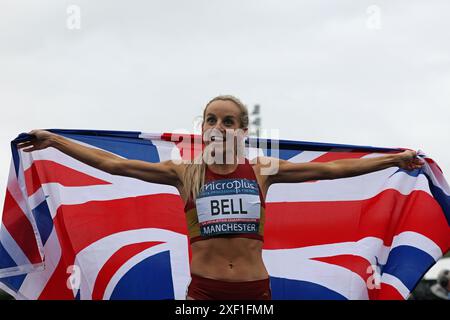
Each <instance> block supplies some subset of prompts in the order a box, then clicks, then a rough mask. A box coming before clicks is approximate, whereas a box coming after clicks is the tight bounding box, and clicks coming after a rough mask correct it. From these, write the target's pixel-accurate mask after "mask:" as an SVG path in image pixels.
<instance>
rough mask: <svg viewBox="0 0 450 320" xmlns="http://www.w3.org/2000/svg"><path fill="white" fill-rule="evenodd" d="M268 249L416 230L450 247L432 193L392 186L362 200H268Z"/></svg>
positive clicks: (387, 237)
mask: <svg viewBox="0 0 450 320" xmlns="http://www.w3.org/2000/svg"><path fill="white" fill-rule="evenodd" d="M266 206H267V208H266V224H265V232H264V234H265V236H264V239H265V242H264V248H265V249H281V248H299V247H306V246H312V245H321V244H329V243H337V242H347V241H358V240H360V239H362V238H365V237H377V238H380V239H383V240H384V244H385V245H386V246H389V245H391V243H392V238H393V237H394V236H395V235H397V234H399V233H401V232H404V231H413V232H417V233H420V234H423V235H424V236H426V237H428V238H430V239H431V240H432V241H434V242H435V243H436V244H437V245H438V246H439V247H440V248H441V250H442V251H444V252H445V251H446V250H447V248H448V246H449V243H448V241H449V239H448V234H449V232H450V228H449V227H448V224H447V221H446V219H445V215H444V213H443V211H442V208H441V207H440V206H439V204H438V203H437V201H436V200H435V199H434V198H433V197H431V196H430V195H429V194H428V193H426V192H423V191H414V192H412V193H411V194H409V195H403V194H401V193H399V192H398V191H397V190H393V189H389V190H385V191H383V192H381V193H380V194H378V195H377V196H375V197H373V198H370V199H367V200H359V201H323V202H271V203H267V204H266Z"/></svg>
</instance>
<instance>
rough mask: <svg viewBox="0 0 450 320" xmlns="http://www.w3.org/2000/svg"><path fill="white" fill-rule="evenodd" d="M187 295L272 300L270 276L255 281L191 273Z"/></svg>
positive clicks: (209, 298)
mask: <svg viewBox="0 0 450 320" xmlns="http://www.w3.org/2000/svg"><path fill="white" fill-rule="evenodd" d="M187 296H189V297H191V298H193V299H195V300H271V299H272V291H271V289H270V280H269V278H267V279H263V280H254V281H239V282H238V281H236V282H235V281H223V280H215V279H209V278H203V277H200V276H197V275H195V274H191V282H190V283H189V286H188V289H187Z"/></svg>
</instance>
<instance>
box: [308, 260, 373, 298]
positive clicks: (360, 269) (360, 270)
mask: <svg viewBox="0 0 450 320" xmlns="http://www.w3.org/2000/svg"><path fill="white" fill-rule="evenodd" d="M311 260H317V261H321V262H325V263H328V264H332V265H335V266H339V267H343V268H345V269H347V270H350V271H352V272H354V273H356V274H357V275H358V276H360V277H361V279H362V280H363V281H364V282H365V283H366V288H367V289H368V290H367V291H368V295H369V299H370V300H373V299H376V297H377V296H378V291H379V290H378V289H377V288H376V287H375V283H374V282H373V281H372V280H373V274H374V272H378V271H379V270H376V269H375V270H374V267H372V265H371V263H370V262H369V261H368V260H367V259H365V258H363V257H360V256H355V255H339V256H332V257H320V258H312V259H311ZM372 285H373V286H374V287H372ZM369 286H370V287H369Z"/></svg>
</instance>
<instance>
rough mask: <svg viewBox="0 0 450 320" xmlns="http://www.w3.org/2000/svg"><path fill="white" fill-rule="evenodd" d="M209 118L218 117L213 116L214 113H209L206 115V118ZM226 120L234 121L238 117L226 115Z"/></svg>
mask: <svg viewBox="0 0 450 320" xmlns="http://www.w3.org/2000/svg"><path fill="white" fill-rule="evenodd" d="M209 116H213V117H215V116H216V115H215V114H213V113H208V114H207V115H206V117H209ZM226 118H233V119H236V117H235V116H233V115H226V116H225V117H224V119H226Z"/></svg>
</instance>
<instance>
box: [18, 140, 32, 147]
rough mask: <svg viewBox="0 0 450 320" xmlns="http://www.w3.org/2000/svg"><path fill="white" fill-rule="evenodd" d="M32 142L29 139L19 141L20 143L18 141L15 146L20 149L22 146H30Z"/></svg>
mask: <svg viewBox="0 0 450 320" xmlns="http://www.w3.org/2000/svg"><path fill="white" fill-rule="evenodd" d="M32 144H33V142H31V141H27V142H21V143H18V144H17V148H18V149H22V148H25V147H28V146H31V145H32Z"/></svg>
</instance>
